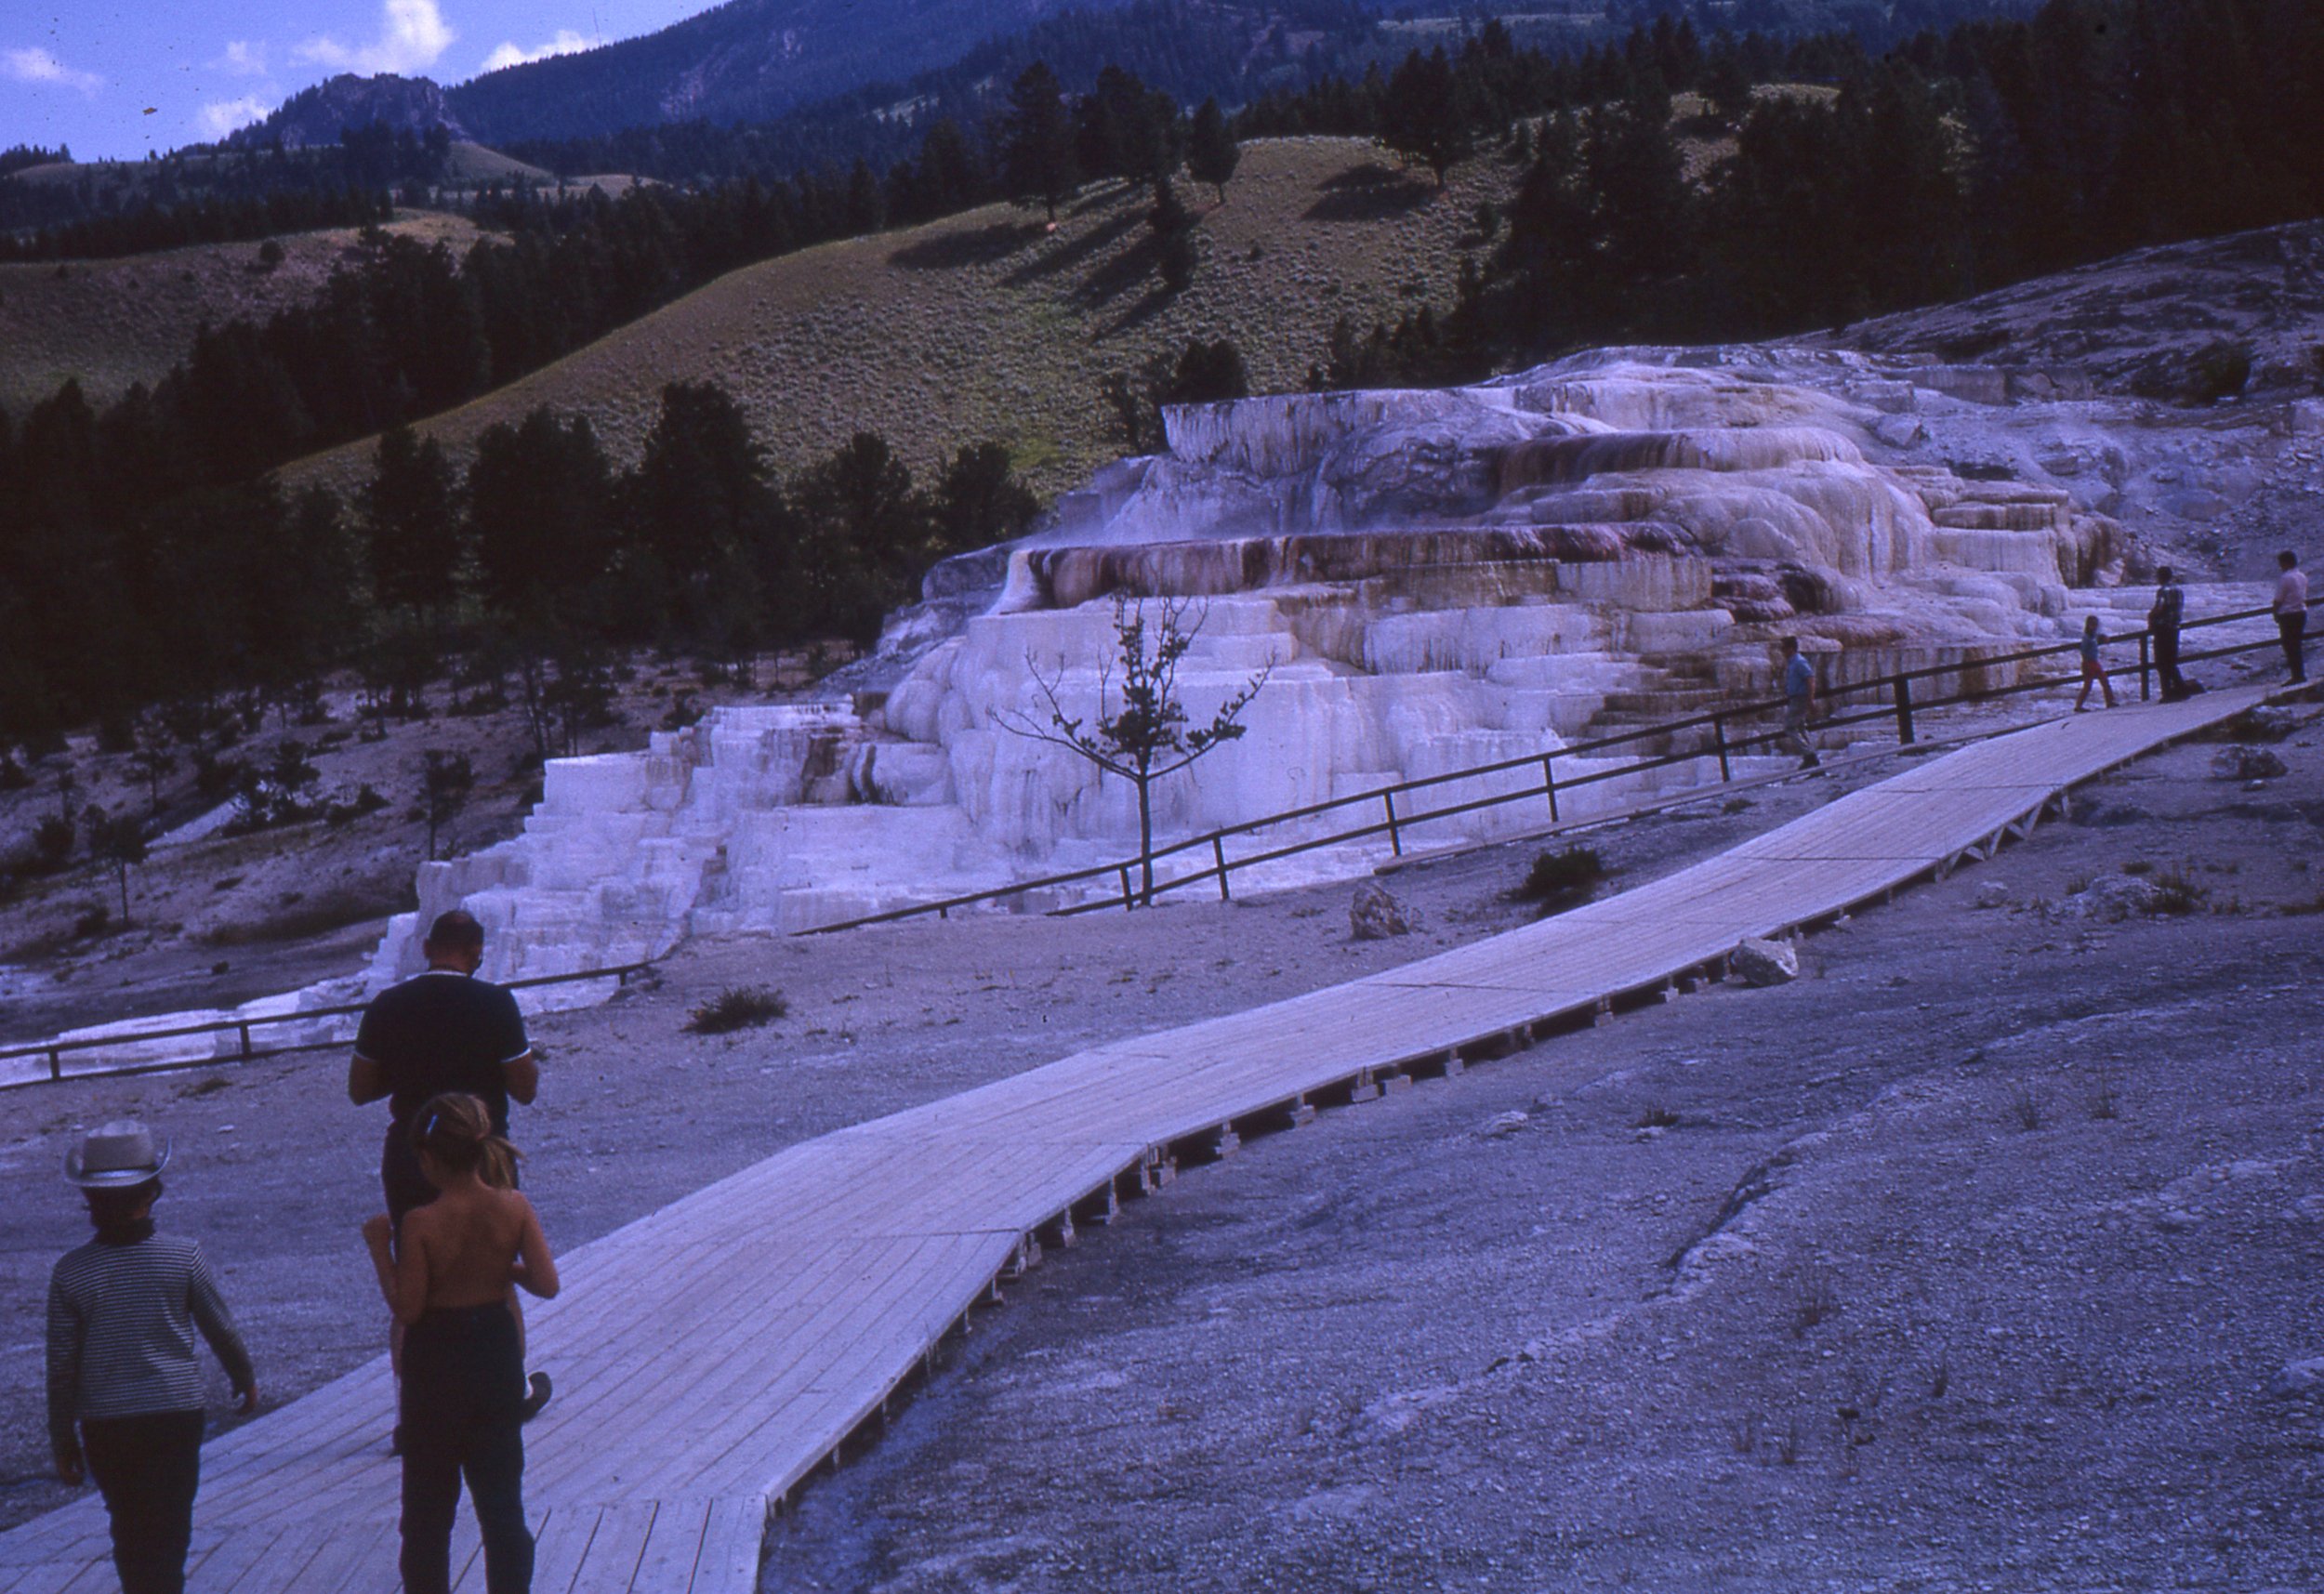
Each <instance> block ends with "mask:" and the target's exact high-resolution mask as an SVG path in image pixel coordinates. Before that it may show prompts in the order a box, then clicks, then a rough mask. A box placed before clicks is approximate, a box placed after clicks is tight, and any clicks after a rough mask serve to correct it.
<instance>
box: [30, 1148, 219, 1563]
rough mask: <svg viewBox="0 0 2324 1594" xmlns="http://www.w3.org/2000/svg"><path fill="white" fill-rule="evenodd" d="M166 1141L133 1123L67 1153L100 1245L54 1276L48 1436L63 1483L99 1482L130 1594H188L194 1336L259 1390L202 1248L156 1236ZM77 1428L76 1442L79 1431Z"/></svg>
mask: <svg viewBox="0 0 2324 1594" xmlns="http://www.w3.org/2000/svg"><path fill="white" fill-rule="evenodd" d="M168 1162H169V1146H168V1144H167V1143H166V1142H164V1143H162V1144H161V1145H160V1146H158V1147H157V1146H156V1145H155V1144H154V1140H153V1132H152V1130H151V1129H148V1128H147V1127H146V1126H144V1125H143V1124H140V1123H138V1122H136V1121H135V1120H134V1119H127V1118H124V1119H118V1120H116V1121H114V1122H112V1123H110V1124H106V1125H104V1126H101V1127H99V1128H98V1129H96V1130H93V1131H92V1132H90V1133H89V1134H87V1135H86V1136H84V1137H83V1138H82V1140H81V1142H80V1144H78V1145H76V1146H74V1147H73V1149H72V1150H71V1151H69V1152H67V1153H65V1159H64V1176H65V1178H66V1179H69V1180H71V1181H72V1182H73V1183H74V1184H76V1185H78V1186H80V1188H81V1194H82V1196H83V1197H84V1198H85V1199H86V1201H87V1203H88V1215H89V1222H90V1223H91V1224H93V1225H95V1227H96V1229H97V1238H95V1239H94V1240H92V1241H90V1242H89V1243H88V1244H87V1245H83V1246H81V1247H80V1248H79V1249H78V1250H75V1251H69V1252H67V1253H66V1254H65V1255H64V1256H63V1257H62V1258H59V1261H58V1263H57V1265H56V1268H55V1270H54V1271H51V1272H50V1274H49V1275H48V1438H49V1443H50V1444H51V1446H52V1447H53V1448H54V1450H55V1451H56V1457H57V1475H58V1476H59V1477H60V1478H62V1479H63V1480H64V1481H65V1482H68V1483H78V1482H81V1481H82V1479H83V1477H84V1476H93V1477H95V1479H96V1480H97V1487H98V1488H99V1490H100V1491H101V1492H102V1493H103V1494H104V1496H105V1511H106V1514H107V1515H108V1516H109V1517H110V1518H111V1519H112V1539H113V1566H114V1569H115V1570H116V1571H118V1572H119V1573H120V1574H121V1587H122V1594H180V1591H181V1590H183V1589H184V1587H185V1586H186V1548H187V1545H188V1542H189V1540H190V1539H191V1535H192V1532H193V1496H194V1491H195V1489H196V1488H197V1487H199V1485H200V1483H201V1475H202V1425H203V1411H202V1368H201V1364H200V1363H198V1362H196V1361H195V1360H194V1354H193V1334H194V1330H195V1329H196V1328H199V1329H200V1330H201V1331H202V1337H204V1338H205V1339H207V1340H208V1341H209V1342H210V1349H211V1350H213V1351H215V1352H216V1353H217V1355H218V1361H219V1362H220V1363H223V1364H224V1366H225V1368H226V1375H227V1377H229V1378H230V1379H231V1380H232V1382H233V1386H234V1392H235V1393H236V1394H237V1395H239V1396H240V1397H241V1403H240V1405H239V1407H238V1408H237V1409H238V1410H241V1411H244V1412H252V1411H256V1410H257V1407H258V1384H257V1376H256V1375H255V1374H254V1373H253V1372H252V1370H251V1366H250V1353H249V1351H247V1350H244V1349H243V1343H242V1336H241V1335H240V1334H238V1333H236V1332H235V1329H234V1320H233V1317H232V1315H231V1313H230V1312H228V1311H227V1310H226V1302H225V1299H224V1298H222V1297H221V1296H220V1295H219V1294H218V1280H217V1279H216V1278H215V1277H213V1276H212V1274H211V1272H210V1264H209V1263H208V1262H207V1261H206V1260H205V1259H204V1258H203V1255H202V1247H201V1246H199V1245H195V1244H194V1243H193V1242H192V1241H191V1240H188V1239H183V1238H180V1237H179V1236H178V1235H175V1234H157V1233H155V1232H153V1203H154V1202H155V1201H157V1200H159V1199H160V1197H161V1193H162V1177H161V1176H162V1169H163V1167H164V1166H166V1165H167V1163H168ZM76 1426H77V1431H76Z"/></svg>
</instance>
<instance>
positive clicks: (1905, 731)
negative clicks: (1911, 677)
mask: <svg viewBox="0 0 2324 1594" xmlns="http://www.w3.org/2000/svg"><path fill="white" fill-rule="evenodd" d="M1896 740H1897V742H1898V743H1899V744H1901V745H1903V746H1907V747H1909V746H1911V745H1912V683H1911V682H1910V681H1908V680H1907V679H1906V678H1904V677H1902V676H1898V677H1897V678H1896Z"/></svg>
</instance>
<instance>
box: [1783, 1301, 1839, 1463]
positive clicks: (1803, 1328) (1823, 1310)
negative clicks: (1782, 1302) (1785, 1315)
mask: <svg viewBox="0 0 2324 1594" xmlns="http://www.w3.org/2000/svg"><path fill="white" fill-rule="evenodd" d="M1839 1310H1840V1292H1839V1291H1838V1290H1837V1289H1836V1288H1834V1287H1833V1284H1832V1281H1831V1275H1830V1274H1829V1273H1827V1272H1824V1271H1821V1270H1818V1271H1814V1272H1810V1273H1806V1274H1803V1275H1802V1277H1801V1279H1800V1282H1799V1284H1798V1286H1797V1288H1796V1290H1795V1292H1794V1294H1793V1296H1792V1302H1791V1334H1792V1337H1794V1338H1800V1339H1803V1338H1805V1337H1807V1332H1808V1330H1809V1329H1811V1328H1814V1327H1815V1326H1816V1324H1820V1323H1822V1322H1824V1321H1825V1320H1826V1319H1828V1318H1829V1317H1830V1316H1831V1315H1832V1314H1833V1313H1834V1312H1836V1311H1839ZM1797 1434H1798V1429H1797V1427H1796V1425H1795V1426H1794V1429H1793V1435H1794V1439H1793V1443H1795V1444H1796V1443H1798V1440H1797Z"/></svg>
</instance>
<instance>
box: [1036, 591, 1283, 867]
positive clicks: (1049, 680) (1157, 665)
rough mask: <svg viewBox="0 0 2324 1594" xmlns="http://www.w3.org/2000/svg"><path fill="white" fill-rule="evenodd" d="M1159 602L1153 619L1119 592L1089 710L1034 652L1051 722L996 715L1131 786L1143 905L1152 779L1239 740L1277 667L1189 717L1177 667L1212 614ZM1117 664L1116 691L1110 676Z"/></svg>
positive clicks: (1177, 602) (1149, 859)
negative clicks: (1072, 706)
mask: <svg viewBox="0 0 2324 1594" xmlns="http://www.w3.org/2000/svg"><path fill="white" fill-rule="evenodd" d="M1156 607H1157V611H1158V613H1157V615H1156V617H1155V620H1153V621H1152V622H1149V620H1148V618H1147V614H1146V605H1145V603H1144V601H1143V600H1142V599H1140V600H1137V601H1132V600H1131V599H1129V598H1127V597H1124V596H1122V595H1121V594H1118V593H1117V594H1116V595H1115V598H1114V641H1115V653H1114V656H1113V657H1111V658H1109V659H1106V660H1104V661H1103V662H1102V663H1101V664H1100V665H1099V666H1098V701H1097V707H1096V710H1095V713H1094V715H1093V716H1083V715H1073V714H1068V713H1066V712H1065V705H1064V704H1063V701H1062V700H1061V699H1060V697H1059V692H1060V691H1061V690H1062V689H1063V685H1064V679H1065V667H1064V665H1063V662H1062V661H1061V662H1060V664H1059V665H1058V667H1057V670H1056V672H1055V673H1054V674H1052V675H1043V674H1042V673H1041V666H1040V664H1039V662H1038V661H1037V660H1036V659H1035V658H1034V656H1033V654H1032V653H1031V652H1027V653H1026V654H1025V659H1024V662H1025V667H1026V668H1027V669H1028V670H1030V671H1031V672H1032V674H1033V679H1034V682H1035V684H1036V685H1037V686H1038V687H1039V688H1040V689H1041V695H1042V697H1043V698H1044V699H1045V700H1046V702H1047V704H1048V706H1049V722H1048V723H1047V724H1046V725H1044V724H1042V723H1041V722H1040V721H1039V720H1038V719H1037V718H1034V717H1032V716H1030V715H1025V714H1002V715H998V716H996V718H997V720H998V722H999V723H1000V724H1001V725H1002V726H1003V727H1004V728H1005V729H1007V730H1010V731H1015V732H1016V733H1017V734H1018V735H1020V736H1029V737H1032V738H1033V739H1034V740H1036V741H1039V742H1048V743H1051V744H1054V745H1056V746H1060V747H1063V748H1065V749H1066V750H1068V751H1069V752H1072V753H1074V754H1076V755H1078V756H1079V757H1083V758H1087V759H1088V760H1089V762H1090V763H1092V764H1095V765H1096V766H1097V767H1098V770H1099V771H1100V772H1101V774H1106V775H1119V776H1120V777H1121V778H1122V779H1124V780H1126V781H1128V782H1129V783H1130V784H1131V785H1133V786H1135V787H1136V788H1137V792H1138V863H1139V872H1140V878H1141V881H1142V888H1141V890H1140V892H1139V901H1140V902H1142V903H1143V904H1145V905H1148V906H1151V905H1152V904H1153V902H1154V783H1155V782H1156V781H1158V780H1161V779H1162V778H1163V777H1164V776H1166V775H1172V774H1176V773H1177V772H1178V771H1181V770H1182V769H1184V768H1185V767H1186V766H1187V765H1189V764H1191V763H1193V762H1194V761H1195V759H1197V758H1199V757H1202V756H1203V755H1204V754H1205V753H1208V752H1209V751H1211V750H1212V749H1213V748H1215V747H1217V746H1218V745H1219V744H1221V743H1223V742H1233V741H1236V740H1239V739H1240V738H1241V736H1242V734H1243V731H1244V730H1245V729H1246V728H1245V726H1244V725H1243V724H1242V716H1243V710H1245V709H1246V708H1248V707H1249V706H1250V704H1251V699H1253V698H1255V697H1257V696H1258V695H1259V692H1260V689H1261V687H1263V686H1265V685H1266V684H1267V678H1268V677H1269V676H1270V675H1271V674H1273V673H1274V665H1268V666H1267V667H1265V668H1263V669H1261V671H1260V672H1259V673H1258V674H1257V675H1255V676H1253V677H1251V678H1250V679H1249V680H1248V681H1246V682H1245V683H1244V684H1243V688H1242V690H1241V691H1239V692H1236V693H1235V695H1234V696H1233V697H1231V698H1229V699H1227V701H1226V702H1225V703H1224V704H1222V705H1220V708H1219V711H1218V713H1216V714H1215V715H1213V716H1212V717H1211V718H1210V722H1209V723H1208V724H1207V725H1201V726H1192V725H1189V724H1188V723H1187V719H1186V705H1184V704H1183V703H1182V702H1181V701H1180V700H1179V695H1178V669H1179V665H1180V664H1181V662H1182V661H1183V660H1184V659H1185V657H1186V651H1187V650H1188V649H1189V648H1191V647H1192V646H1194V642H1195V637H1196V636H1197V635H1199V634H1200V633H1201V631H1202V623H1203V619H1204V617H1205V614H1206V613H1208V612H1207V611H1205V612H1204V613H1195V616H1194V623H1193V624H1192V625H1189V624H1187V623H1186V620H1187V614H1188V613H1189V611H1190V610H1191V609H1192V608H1193V605H1192V603H1191V601H1190V600H1188V599H1160V600H1158V603H1157V606H1156ZM1117 670H1118V671H1119V672H1120V676H1121V680H1120V687H1119V692H1118V695H1117V693H1116V685H1115V679H1114V677H1115V673H1116V671H1117Z"/></svg>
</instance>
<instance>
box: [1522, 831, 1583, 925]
mask: <svg viewBox="0 0 2324 1594" xmlns="http://www.w3.org/2000/svg"><path fill="white" fill-rule="evenodd" d="M1604 878H1605V860H1604V858H1602V857H1601V856H1599V853H1598V850H1597V849H1596V848H1594V847H1582V846H1573V847H1568V848H1567V849H1565V851H1563V852H1544V853H1541V854H1539V855H1538V857H1536V858H1535V859H1534V861H1533V867H1531V868H1530V869H1527V870H1526V871H1525V879H1524V880H1523V881H1521V882H1520V883H1519V884H1518V886H1517V889H1515V890H1513V891H1512V892H1511V893H1510V895H1511V896H1512V897H1514V898H1516V900H1517V901H1519V902H1538V903H1540V904H1541V906H1542V908H1543V910H1544V911H1545V912H1555V911H1556V910H1557V909H1559V908H1564V907H1570V906H1572V905H1573V904H1575V903H1577V902H1584V901H1587V900H1588V899H1589V897H1590V894H1591V892H1592V891H1594V890H1596V889H1598V882H1599V881H1600V880H1603V879H1604Z"/></svg>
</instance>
